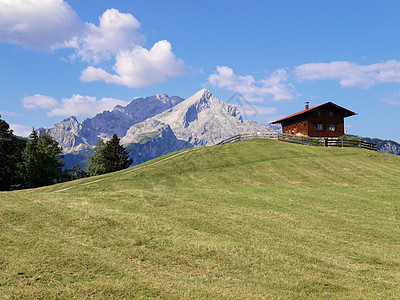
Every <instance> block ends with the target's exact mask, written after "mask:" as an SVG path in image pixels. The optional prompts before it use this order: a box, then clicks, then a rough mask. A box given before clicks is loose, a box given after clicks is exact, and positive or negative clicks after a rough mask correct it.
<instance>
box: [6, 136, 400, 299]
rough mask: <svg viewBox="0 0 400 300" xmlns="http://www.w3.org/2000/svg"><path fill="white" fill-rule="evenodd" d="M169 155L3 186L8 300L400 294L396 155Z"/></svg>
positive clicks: (289, 149) (238, 151) (238, 150)
mask: <svg viewBox="0 0 400 300" xmlns="http://www.w3.org/2000/svg"><path fill="white" fill-rule="evenodd" d="M171 155H172V154H171ZM171 155H170V156H171ZM164 158H165V157H164ZM161 159H162V158H158V159H156V160H153V161H150V162H147V163H145V164H143V165H141V166H146V165H147V166H148V167H142V168H140V169H137V170H133V169H131V170H133V171H130V170H129V172H127V170H124V171H121V172H117V173H113V174H108V175H103V176H99V177H93V178H87V179H83V180H80V181H74V182H68V183H65V184H60V185H54V186H50V187H44V188H39V189H35V190H25V191H16V192H8V193H0V199H1V200H0V298H5V299H7V298H9V299H14V298H51V299H55V298H59V299H71V298H74V297H75V298H79V299H82V298H104V299H110V298H118V299H119V298H145V299H147V298H161V299H169V298H171V299H172V298H174V299H176V298H196V299H197V298H212V299H261V298H264V299H287V298H292V299H298V298H307V299H312V298H315V299H317V298H318V299H343V298H351V299H359V298H363V299H365V298H366V299H377V298H381V299H382V298H385V299H386V298H393V299H398V296H399V295H400V285H399V282H400V238H399V237H400V157H398V156H395V155H389V154H384V153H378V152H372V151H368V150H362V149H342V148H321V147H312V146H302V145H294V144H289V143H284V142H278V141H273V140H249V141H245V142H241V143H236V144H230V145H223V146H216V147H207V148H198V149H195V150H190V151H189V152H186V153H183V154H181V155H178V156H175V157H173V158H171V159H169V160H165V161H162V162H160V163H157V164H153V165H150V164H152V163H154V162H155V161H160V160H161ZM136 168H137V167H136ZM100 180H101V181H100ZM89 182H92V183H91V184H85V183H89ZM68 187H70V189H67V190H63V191H60V192H57V193H52V192H53V191H57V190H60V189H64V188H68Z"/></svg>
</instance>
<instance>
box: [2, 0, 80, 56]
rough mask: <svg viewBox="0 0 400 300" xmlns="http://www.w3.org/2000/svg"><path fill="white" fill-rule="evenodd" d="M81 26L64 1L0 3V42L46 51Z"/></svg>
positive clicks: (3, 1)
mask: <svg viewBox="0 0 400 300" xmlns="http://www.w3.org/2000/svg"><path fill="white" fill-rule="evenodd" d="M82 28H83V23H82V22H81V21H80V19H79V17H78V15H77V14H76V12H75V11H74V10H73V9H72V8H71V7H70V6H69V5H68V3H66V2H65V1H63V0H0V40H3V41H5V42H7V43H12V44H18V45H22V46H25V47H29V48H34V49H39V50H44V51H49V50H53V49H55V48H58V47H62V46H63V45H64V43H65V42H66V41H68V40H70V39H71V38H73V37H74V36H76V35H77V34H79V33H80V32H81V31H82Z"/></svg>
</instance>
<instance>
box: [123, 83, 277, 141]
mask: <svg viewBox="0 0 400 300" xmlns="http://www.w3.org/2000/svg"><path fill="white" fill-rule="evenodd" d="M165 124H168V125H169V126H170V127H171V129H172V131H173V132H174V133H175V136H176V137H177V138H178V139H180V140H183V141H186V142H189V143H190V144H191V145H193V146H194V147H199V146H210V145H215V144H216V143H218V142H219V141H221V140H223V139H225V138H228V137H231V136H233V135H235V134H238V133H244V132H256V131H263V132H266V131H267V132H269V131H274V130H273V129H272V128H271V127H270V126H269V125H263V124H260V123H257V122H253V121H247V120H245V121H243V119H242V117H241V115H240V112H239V110H238V109H237V108H236V107H234V106H232V105H229V104H227V103H225V102H222V101H221V100H219V99H217V98H215V97H214V96H213V95H212V93H211V92H210V91H208V90H206V89H203V90H201V91H199V92H197V93H196V94H194V95H193V96H191V97H190V98H188V99H186V100H185V101H183V102H181V103H179V104H177V105H176V106H174V107H172V108H170V109H168V110H166V111H164V112H162V113H160V114H158V115H156V116H154V117H152V118H149V119H147V120H146V121H144V122H141V123H138V124H135V125H133V126H132V127H131V128H130V129H129V130H128V132H127V134H126V136H125V138H124V143H128V141H129V140H130V139H131V137H132V138H133V136H135V135H137V133H136V132H141V134H142V135H143V132H149V133H150V132H151V131H152V130H154V128H158V127H160V126H163V125H165Z"/></svg>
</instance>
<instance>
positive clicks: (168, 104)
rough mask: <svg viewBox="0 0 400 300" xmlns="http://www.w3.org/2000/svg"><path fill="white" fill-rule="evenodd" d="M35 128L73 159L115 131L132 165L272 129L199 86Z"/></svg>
mask: <svg viewBox="0 0 400 300" xmlns="http://www.w3.org/2000/svg"><path fill="white" fill-rule="evenodd" d="M39 131H40V133H43V132H47V133H49V134H50V135H51V136H52V137H54V138H55V139H56V140H57V142H58V143H59V145H60V146H61V147H63V149H64V152H65V153H66V154H67V155H68V154H70V155H74V157H75V158H76V157H78V156H79V155H81V156H82V153H90V151H88V150H90V149H91V148H92V147H93V146H94V145H95V144H96V143H97V141H98V140H99V139H104V140H108V139H110V138H111V137H112V135H113V134H114V133H116V134H117V135H118V136H119V137H120V138H121V142H122V144H123V145H124V146H125V147H126V149H127V150H128V151H129V152H130V153H131V154H132V156H133V158H134V164H139V163H142V162H144V161H147V160H149V159H153V158H155V157H158V156H161V155H164V154H167V153H169V152H173V151H177V150H181V149H186V148H191V147H200V146H209V145H214V144H216V143H218V142H219V141H221V140H223V139H225V138H228V137H230V136H233V135H235V134H238V133H244V132H258V131H263V132H271V131H275V129H273V128H272V127H271V126H269V125H263V124H259V123H256V122H253V121H247V120H245V121H243V119H242V117H241V115H240V113H239V110H238V109H237V108H236V107H234V106H232V105H229V104H227V103H225V102H222V101H220V100H219V99H217V98H215V97H214V96H213V95H212V93H211V92H210V91H208V90H206V89H203V90H201V91H199V92H197V93H195V94H194V95H193V96H191V97H190V98H188V99H186V100H184V99H182V98H180V97H176V96H175V97H168V96H167V95H164V94H161V95H155V96H152V97H146V98H137V99H134V100H133V101H132V102H131V103H130V104H128V105H127V106H126V107H122V106H116V107H115V108H114V109H113V110H112V111H111V112H110V111H105V112H103V113H101V114H98V115H96V116H95V117H93V118H89V119H86V120H84V121H83V122H82V124H79V123H78V121H77V120H76V118H75V117H70V118H68V119H65V120H63V121H62V122H60V123H58V124H55V125H54V126H53V127H52V128H50V129H44V128H41V129H40V130H39ZM75 158H74V159H70V161H76V159H75ZM67 160H68V159H67ZM86 161H87V160H86ZM67 167H71V166H67Z"/></svg>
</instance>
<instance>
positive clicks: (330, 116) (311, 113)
mask: <svg viewBox="0 0 400 300" xmlns="http://www.w3.org/2000/svg"><path fill="white" fill-rule="evenodd" d="M353 115H355V113H354V112H352V111H350V110H348V109H345V108H343V107H341V106H339V105H336V104H334V103H332V102H327V103H324V104H321V105H318V106H315V107H313V108H308V107H307V106H306V109H305V110H303V111H300V112H298V113H295V114H292V115H290V116H288V117H285V118H282V119H280V120H277V121H274V122H272V124H277V123H280V124H281V125H282V133H287V134H296V135H305V136H313V137H339V136H342V135H344V118H345V117H349V116H353Z"/></svg>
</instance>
